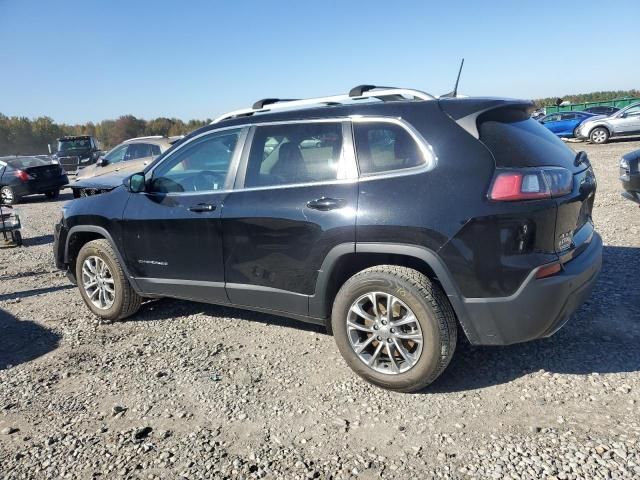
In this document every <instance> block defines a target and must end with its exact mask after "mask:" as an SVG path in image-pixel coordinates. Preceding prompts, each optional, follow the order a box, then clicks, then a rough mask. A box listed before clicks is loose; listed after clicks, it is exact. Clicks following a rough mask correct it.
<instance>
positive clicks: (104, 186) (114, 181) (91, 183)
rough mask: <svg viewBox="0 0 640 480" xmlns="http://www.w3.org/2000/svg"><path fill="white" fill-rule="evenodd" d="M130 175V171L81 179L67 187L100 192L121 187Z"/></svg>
mask: <svg viewBox="0 0 640 480" xmlns="http://www.w3.org/2000/svg"><path fill="white" fill-rule="evenodd" d="M131 173H132V172H130V171H124V170H120V171H118V172H111V173H110V174H105V175H99V176H96V177H90V178H81V179H80V180H77V181H75V182H73V183H70V184H69V186H70V187H72V188H99V189H101V190H110V189H113V188H115V187H117V186H118V185H122V180H124V178H125V177H127V176H128V175H130V174H131Z"/></svg>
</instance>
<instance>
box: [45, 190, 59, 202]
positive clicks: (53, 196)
mask: <svg viewBox="0 0 640 480" xmlns="http://www.w3.org/2000/svg"><path fill="white" fill-rule="evenodd" d="M45 195H46V196H47V198H48V199H50V200H53V199H56V198H58V197H59V196H60V190H59V189H58V190H51V191H50V192H45Z"/></svg>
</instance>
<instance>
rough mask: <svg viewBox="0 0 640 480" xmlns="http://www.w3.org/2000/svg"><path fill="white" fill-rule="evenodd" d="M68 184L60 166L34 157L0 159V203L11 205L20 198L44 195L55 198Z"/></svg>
mask: <svg viewBox="0 0 640 480" xmlns="http://www.w3.org/2000/svg"><path fill="white" fill-rule="evenodd" d="M67 183H69V179H68V178H67V176H66V175H65V173H64V171H63V170H62V168H61V167H60V165H58V164H55V163H51V162H50V161H49V160H45V159H42V158H36V157H4V158H0V201H1V202H2V203H5V204H8V205H12V204H15V203H18V202H19V201H20V199H21V198H22V197H25V196H27V195H36V194H40V193H44V194H45V195H46V196H47V198H56V197H57V196H58V194H59V193H60V189H61V188H62V187H63V186H64V185H66V184H67Z"/></svg>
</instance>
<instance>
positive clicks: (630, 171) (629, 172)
mask: <svg viewBox="0 0 640 480" xmlns="http://www.w3.org/2000/svg"><path fill="white" fill-rule="evenodd" d="M620 181H621V182H622V188H623V189H624V192H623V193H622V196H623V197H624V198H627V199H629V200H631V201H632V202H636V203H638V204H640V150H636V151H634V152H629V153H627V154H625V155H623V156H622V158H621V159H620Z"/></svg>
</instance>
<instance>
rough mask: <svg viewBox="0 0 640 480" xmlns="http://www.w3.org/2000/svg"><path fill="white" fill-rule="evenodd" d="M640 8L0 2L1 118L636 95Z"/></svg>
mask: <svg viewBox="0 0 640 480" xmlns="http://www.w3.org/2000/svg"><path fill="white" fill-rule="evenodd" d="M639 18H640V1H638V0H630V1H626V0H619V1H617V2H614V3H611V2H609V3H607V2H605V3H602V2H595V1H593V2H592V1H590V0H582V1H575V2H574V1H567V0H556V1H546V0H537V1H491V0H487V1H458V2H456V1H447V2H443V1H439V2H428V1H404V0H395V1H393V2H389V1H376V0H368V1H347V0H344V1H331V0H324V1H313V2H306V1H303V0H299V1H293V0H291V1H290V0H282V1H271V0H262V1H260V0H255V1H249V0H246V1H245V0H234V1H217V2H216V1H212V0H211V1H186V0H183V1H181V2H175V1H174V2H168V1H153V2H152V1H148V2H145V1H136V0H128V1H121V0H109V1H86V0H85V1H80V0H64V1H63V0H40V1H35V0H0V112H2V113H4V114H6V115H25V116H28V117H35V116H39V115H48V116H50V117H52V118H54V119H55V120H56V121H59V122H68V123H75V122H86V121H94V122H95V121H100V120H103V119H105V118H115V117H117V116H119V115H122V114H127V113H131V114H133V115H136V116H138V117H142V118H153V117H158V116H168V117H178V118H182V119H185V120H186V119H190V118H207V117H214V116H216V115H217V114H220V113H223V112H225V111H227V110H233V109H236V108H242V107H246V106H249V105H250V104H251V103H253V102H254V101H255V100H257V99H259V98H263V97H289V98H290V97H296V98H297V97H309V96H319V95H327V94H335V93H342V92H346V91H347V90H348V89H349V88H350V87H352V86H354V85H357V84H361V83H374V84H379V85H397V86H405V87H413V88H419V89H422V90H426V91H428V92H431V93H435V94H442V93H445V92H447V91H450V90H451V88H452V85H453V82H454V79H455V74H456V70H457V67H458V63H459V61H460V58H461V57H465V69H464V72H463V76H462V80H461V87H460V90H461V93H464V94H467V95H497V96H510V97H524V98H536V97H542V96H551V95H562V94H569V93H581V92H589V91H594V90H618V89H630V88H640V52H639V50H638V39H637V35H638V19H639Z"/></svg>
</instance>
